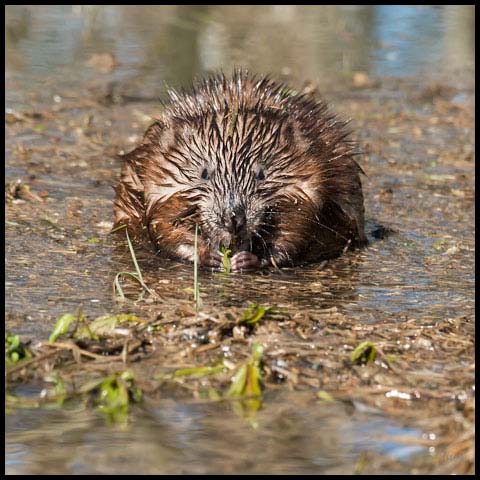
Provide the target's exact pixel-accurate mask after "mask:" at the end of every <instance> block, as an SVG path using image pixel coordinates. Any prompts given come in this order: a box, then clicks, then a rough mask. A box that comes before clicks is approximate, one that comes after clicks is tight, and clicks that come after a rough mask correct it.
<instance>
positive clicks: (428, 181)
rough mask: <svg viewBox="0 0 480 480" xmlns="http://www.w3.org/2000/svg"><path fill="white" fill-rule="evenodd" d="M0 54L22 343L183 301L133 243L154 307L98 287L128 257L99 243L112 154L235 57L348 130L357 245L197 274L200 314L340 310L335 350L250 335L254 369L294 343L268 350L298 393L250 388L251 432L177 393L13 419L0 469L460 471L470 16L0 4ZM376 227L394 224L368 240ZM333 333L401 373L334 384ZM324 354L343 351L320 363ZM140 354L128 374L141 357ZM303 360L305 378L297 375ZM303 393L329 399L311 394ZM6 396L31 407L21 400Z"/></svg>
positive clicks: (173, 269) (338, 377)
mask: <svg viewBox="0 0 480 480" xmlns="http://www.w3.org/2000/svg"><path fill="white" fill-rule="evenodd" d="M120 32H121V33H120ZM6 41H7V49H6V77H5V78H6V107H7V112H6V138H5V140H6V150H5V153H6V172H5V173H6V182H14V181H15V180H17V179H21V180H22V182H23V183H24V184H27V185H28V186H29V187H30V191H31V192H33V194H34V195H35V197H31V196H30V197H29V196H28V195H27V196H23V197H20V198H13V199H11V198H10V199H9V201H8V203H7V205H6V226H5V229H6V232H5V233H6V314H7V328H8V329H9V330H11V331H14V332H15V333H19V334H21V335H22V338H25V339H31V340H32V341H33V342H36V341H39V340H42V339H45V338H46V337H48V335H49V333H50V332H51V331H52V328H53V325H54V323H55V320H56V318H58V316H59V315H62V314H64V313H66V312H73V311H75V309H76V308H78V307H79V306H82V307H83V310H84V312H85V314H86V315H87V316H88V317H90V318H96V317H98V316H100V315H102V314H105V313H110V312H135V313H137V314H139V315H142V316H143V317H146V318H151V317H152V316H155V315H157V314H158V313H159V312H168V311H170V310H172V309H173V308H174V307H176V306H178V305H191V304H192V299H191V292H190V291H189V290H186V289H188V288H191V287H192V286H193V285H192V283H193V274H192V267H191V266H188V265H180V264H173V263H171V262H168V261H165V260H163V259H160V258H154V257H152V256H151V255H149V254H148V253H147V252H138V255H139V263H140V267H141V269H142V272H143V275H144V278H145V281H146V283H147V285H149V286H150V287H151V288H153V289H154V290H155V291H156V292H157V294H158V295H159V298H158V299H155V300H148V299H147V302H136V303H133V302H127V303H125V302H123V303H122V302H118V301H117V300H116V299H115V297H114V296H113V295H112V282H113V279H114V277H115V274H116V273H117V272H119V271H132V270H133V266H132V263H131V259H130V256H129V254H128V251H127V250H126V248H125V245H124V244H123V243H122V242H120V246H119V245H118V242H117V241H116V240H115V239H113V238H112V236H111V235H109V234H108V232H109V230H110V228H111V220H112V198H113V190H112V188H111V187H112V186H113V185H115V182H116V180H117V179H118V174H119V169H120V161H119V160H118V158H117V154H119V153H122V152H125V151H128V150H129V149H131V148H133V147H134V146H135V144H136V143H137V142H138V141H139V139H140V138H141V135H142V133H143V132H144V130H145V128H146V126H148V124H149V123H150V122H151V119H152V118H153V117H154V116H155V114H156V112H158V109H159V105H158V98H161V97H162V96H163V95H164V93H165V86H166V84H168V85H172V86H179V85H186V84H188V83H189V82H190V81H191V80H192V78H193V77H194V76H196V75H200V74H203V73H206V72H209V71H212V70H218V69H223V70H224V71H226V72H228V71H229V70H230V69H231V68H232V67H233V66H234V65H242V66H245V67H248V68H250V69H252V70H253V71H257V72H271V73H273V74H274V75H275V76H276V77H278V78H280V79H283V80H286V81H288V82H289V83H292V84H293V85H294V86H296V87H297V88H302V87H304V86H305V85H310V86H311V88H318V90H319V91H320V92H321V93H322V95H323V96H324V97H325V98H326V99H327V100H328V101H329V102H330V103H331V104H332V105H333V107H334V109H335V110H336V111H337V112H338V113H339V114H341V115H343V116H344V117H347V118H351V119H352V126H353V128H354V129H355V131H356V135H357V137H358V138H359V140H360V141H361V143H362V145H363V146H364V149H365V152H366V153H365V155H364V156H363V157H362V158H361V159H360V163H361V165H362V167H363V169H364V170H365V173H366V176H365V177H364V179H363V184H364V192H365V206H366V215H367V219H368V232H369V236H370V239H371V243H370V245H369V246H368V247H367V248H365V249H363V250H361V251H357V252H351V253H348V254H346V255H344V256H343V257H341V258H339V259H337V260H335V261H331V262H329V263H328V264H326V265H325V264H322V265H310V266H308V267H305V268H299V269H287V270H285V271H283V272H281V273H279V272H263V273H253V274H242V275H231V276H226V275H222V274H211V273H208V272H202V273H201V275H200V290H201V298H202V309H203V310H204V311H206V312H215V311H227V310H228V309H230V308H234V307H241V308H243V307H244V306H246V305H248V303H249V301H255V302H258V303H262V304H269V305H277V306H279V307H280V308H282V309H284V310H286V311H288V312H290V314H291V315H292V317H295V315H297V316H302V315H303V314H304V312H308V315H310V317H311V318H315V316H316V315H319V314H321V313H322V312H326V311H335V312H336V313H335V314H336V315H339V316H341V318H342V322H340V323H339V325H343V326H342V327H341V328H343V329H344V330H343V331H344V332H345V333H344V336H343V337H342V336H341V335H338V336H337V335H336V334H335V335H332V336H331V337H329V334H331V328H333V327H331V326H330V325H328V328H327V326H326V325H323V324H322V323H319V324H318V328H317V330H316V332H315V333H312V334H311V335H310V333H309V334H308V335H306V336H305V334H302V335H303V337H302V336H300V337H294V336H292V335H290V333H286V332H280V331H277V330H278V328H277V327H276V326H273V325H270V324H269V323H267V324H265V325H264V326H262V327H263V328H264V330H260V331H258V334H257V336H258V338H259V339H262V338H263V339H264V340H265V342H264V346H265V348H266V349H267V350H268V347H269V346H270V347H271V348H270V355H271V358H273V357H274V356H275V353H274V352H275V348H274V345H273V343H274V342H273V340H272V339H273V338H276V339H278V345H277V347H278V348H277V350H278V349H279V348H280V347H282V348H283V349H284V350H285V351H287V350H288V349H289V348H293V345H296V346H297V347H298V345H299V341H303V342H304V344H303V345H304V346H305V345H307V344H308V345H312V347H311V348H312V349H314V350H315V354H308V355H307V354H305V353H304V352H303V351H301V352H300V353H297V354H296V355H297V357H296V360H295V359H294V360H292V358H289V359H288V361H287V360H285V359H284V358H283V357H282V359H281V360H282V362H283V363H282V364H281V365H283V367H285V369H286V370H288V369H290V372H292V371H294V370H295V369H298V372H297V373H296V374H295V375H297V376H298V377H299V378H300V380H298V381H297V380H292V378H296V377H294V375H293V374H292V375H291V377H288V381H287V382H286V384H284V385H283V387H282V386H280V387H278V386H277V387H278V388H273V386H272V388H273V390H272V389H271V390H268V388H267V393H266V395H265V399H264V403H263V407H262V409H261V410H260V411H259V414H258V416H257V423H258V426H257V428H256V429H252V427H251V425H249V424H248V423H246V422H245V421H244V420H243V419H241V418H239V417H238V415H236V414H235V413H234V412H233V411H232V409H230V408H228V407H227V406H225V405H223V404H221V405H220V406H219V405H218V404H215V403H214V404H209V403H202V402H193V401H192V399H191V398H188V397H182V398H181V399H178V398H177V399H176V400H173V399H172V398H162V399H158V398H155V399H153V398H152V399H150V400H149V401H148V402H146V403H145V404H144V405H143V406H142V407H141V408H140V409H138V410H136V411H135V412H134V413H133V414H132V420H131V422H130V423H129V425H128V426H127V427H125V426H123V427H122V429H121V428H118V429H117V428H115V427H112V426H108V425H105V424H104V422H103V421H102V420H101V419H99V418H98V416H97V415H96V414H95V413H92V412H90V411H89V410H86V411H85V410H83V409H78V410H75V408H72V409H70V410H69V409H64V410H58V411H54V412H53V413H52V412H51V411H49V412H47V411H44V410H15V411H14V412H13V413H11V414H10V415H9V416H8V417H7V426H6V442H7V450H6V468H7V473H39V472H42V473H117V472H119V471H122V472H126V471H128V472H132V473H155V472H158V473H176V472H179V473H258V472H268V473H296V472H298V473H352V472H354V471H359V469H362V471H370V472H372V473H380V472H382V473H385V472H389V473H401V472H408V473H412V472H414V471H415V468H420V467H418V465H422V466H424V465H428V467H425V466H424V467H423V468H427V470H426V471H428V472H432V471H436V472H439V471H440V472H447V471H448V472H450V473H462V472H463V471H464V470H466V471H467V472H470V473H471V471H472V470H471V469H472V468H473V466H471V463H469V461H470V460H469V457H468V455H470V453H471V452H470V447H471V448H473V435H472V436H469V435H471V432H472V431H473V426H471V425H470V424H469V423H468V422H469V421H470V420H471V418H470V417H469V415H468V414H467V413H464V416H465V418H463V417H462V421H461V426H459V420H458V415H459V413H458V410H459V407H458V402H460V403H461V404H462V405H467V404H469V402H471V401H472V398H473V394H474V390H473V389H472V386H473V373H474V370H473V369H474V359H473V320H474V312H473V298H474V268H473V262H474V207H473V199H474V140H473V136H474V76H473V71H474V70H473V69H474V11H473V10H472V8H470V7H388V6H385V7H321V8H319V7H295V6H290V7H289V6H285V7H268V6H265V7H240V6H223V7H205V6H204V7H202V6H197V7H174V6H164V7H157V8H151V7H142V8H139V7H97V6H89V7H7V9H6ZM305 82H308V83H305ZM14 197H15V196H14ZM378 225H384V226H386V227H388V228H389V229H391V230H392V233H391V234H390V235H388V236H386V237H385V238H383V239H376V238H375V229H376V228H377V226H378ZM323 327H325V328H324V330H322V328H323ZM269 329H270V330H269ZM329 332H330V333H329ZM352 332H370V333H368V335H371V336H373V335H376V337H375V338H373V337H371V336H369V337H362V336H359V337H358V339H364V338H368V339H370V338H372V339H373V340H375V341H378V342H380V343H381V342H383V343H381V345H383V348H385V349H387V350H388V352H389V353H394V354H396V355H397V356H400V358H401V360H400V365H401V367H402V368H404V369H405V370H404V373H405V372H407V377H408V379H404V380H402V381H403V383H402V382H401V381H400V380H398V378H399V377H397V378H395V379H392V378H390V377H388V378H386V379H385V378H384V377H382V375H384V372H383V373H382V367H381V366H378V371H377V370H376V371H370V370H369V369H368V368H365V369H363V370H358V372H354V374H352V373H351V368H350V367H349V366H348V365H347V363H348V361H347V360H348V358H349V356H350V354H351V350H352V349H353V347H354V346H355V344H352V342H354V341H355V340H356V339H357V337H355V338H353V337H352V336H351V335H353V333H352ZM437 332H440V333H439V335H441V336H440V337H437V336H436V335H437ZM362 334H363V333H362ZM262 335H263V337H262ZM349 335H350V336H349ZM454 335H455V336H454ZM269 341H270V342H271V345H269ZM275 341H277V340H275ZM187 343H188V342H187ZM184 347H185V343H182V344H181V345H179V348H184ZM297 347H295V348H297ZM314 347H315V348H314ZM245 348H247V347H245ZM298 348H299V347H298ZM308 348H310V347H308ZM329 349H335V350H338V351H340V350H341V351H342V353H341V355H343V357H342V356H341V355H340V354H339V358H340V361H339V362H338V363H336V364H335V368H334V369H333V370H328V367H327V366H328V365H329V363H328V359H327V353H328V352H329ZM342 349H343V350H342ZM232 351H233V350H232ZM237 351H240V350H239V347H238V345H237ZM330 354H332V352H330ZM407 354H408V355H412V356H411V357H408V356H407ZM402 355H405V356H404V357H402ZM329 358H331V357H329ZM342 359H347V360H345V361H344V360H342ZM191 360H192V359H191ZM163 361H165V362H166V364H171V363H175V361H176V359H175V360H173V358H172V359H171V360H170V361H169V359H168V358H166V359H165V358H164V359H163ZM192 362H193V363H194V364H195V361H193V360H192ZM139 363H140V365H137V366H134V368H136V369H137V374H141V372H143V374H144V375H146V373H145V372H149V371H150V369H151V368H152V363H153V364H154V363H155V362H150V365H149V364H145V365H143V364H142V363H141V362H139ZM277 363H278V365H280V360H278V362H277ZM319 364H321V365H323V366H324V367H323V368H324V370H318V372H320V371H321V372H322V374H320V373H318V372H317V373H315V374H311V372H313V371H314V369H315V368H317V366H318V365H319ZM142 365H143V366H142ZM156 366H161V365H158V361H157V365H156ZM307 367H308V368H309V369H310V370H309V372H310V374H309V375H311V376H310V377H308V378H309V380H308V382H306V380H305V379H306V378H307V376H305V375H306V374H305V372H304V371H303V370H302V368H307ZM325 369H326V370H325ZM383 370H384V369H383ZM302 375H303V376H302ZM385 375H386V374H385ZM415 375H417V377H418V378H417V377H415ZM422 375H423V376H422ZM412 378H415V381H413V380H412ZM302 379H304V380H305V383H302V382H303V380H302ZM395 381H398V382H399V383H398V384H395ZM409 382H410V383H409ZM417 382H418V383H417ZM422 382H423V383H422ZM435 382H436V383H435ZM307 385H310V390H311V391H310V393H309V390H308V388H307ZM367 386H370V387H371V388H374V387H375V386H378V389H379V391H380V392H381V393H380V397H381V399H379V395H378V393H377V394H375V395H376V396H375V401H372V402H369V401H368V399H369V398H371V397H369V396H368V395H367V394H366V393H365V392H364V391H363V390H362V392H363V393H361V392H360V389H361V388H363V389H364V390H365V389H366V388H367ZM380 387H382V388H384V390H381V388H380ZM390 387H391V388H390ZM393 387H395V388H398V389H400V388H401V387H404V389H405V391H409V392H411V395H414V394H413V393H412V392H417V393H418V392H420V393H419V394H418V395H419V397H418V398H420V399H421V401H420V400H419V402H417V403H416V404H415V405H412V404H411V401H410V400H408V401H407V400H402V399H401V398H402V397H401V395H400V396H398V395H394V394H392V393H391V392H392V391H397V390H395V389H393ZM318 388H322V389H325V390H334V391H336V392H343V393H342V395H344V397H345V395H346V397H345V398H344V400H345V401H344V402H343V403H341V404H338V403H335V404H332V405H330V404H325V403H321V402H319V401H318V400H317V399H316V397H315V395H314V393H315V391H316V390H317V389H318ZM24 389H25V391H24V394H25V395H27V396H31V397H34V396H35V395H38V392H39V389H40V387H38V388H37V387H35V385H33V386H31V387H30V389H28V388H27V387H24ZM346 391H348V392H347V393H346ZM312 392H313V393H312ZM387 393H388V394H389V396H387ZM397 393H398V391H397ZM392 396H394V397H395V400H391V397H392ZM347 397H348V398H347ZM360 397H361V401H359V399H360ZM434 400H435V401H438V402H439V403H438V404H435V405H433V404H430V403H429V402H430V401H434ZM402 401H403V402H404V403H402ZM448 402H450V403H448ZM367 404H368V405H367ZM415 409H417V410H418V411H419V412H428V415H427V413H425V414H424V415H421V416H418V417H417V416H415V413H414V412H412V410H415ZM460 411H462V412H468V409H467V408H464V409H463V410H462V409H460ZM422 417H423V418H422ZM439 418H442V419H447V420H445V421H444V422H443V423H441V422H440V420H439ZM449 419H451V421H450V420H449ZM442 421H443V420H442ZM452 432H453V433H454V434H455V437H456V438H460V437H462V435H463V436H464V437H465V439H466V440H465V442H466V443H465V445H466V446H465V447H464V448H458V449H457V450H456V452H460V453H457V454H456V456H455V455H453V454H452V453H451V452H450V451H448V450H445V448H448V447H446V445H447V444H448V441H449V439H450V438H451V435H452ZM226 435H228V437H229V438H231V442H227V444H226V443H225V441H224V439H225V436H226ZM432 435H433V436H432ZM442 435H443V437H442ZM396 438H398V439H399V440H398V441H397V440H396ZM462 438H463V437H462ZM60 439H61V440H60ZM65 439H66V441H65ZM326 439H328V441H326ZM432 439H435V441H433V440H432ZM430 440H432V441H430ZM469 442H470V443H469ZM232 445H234V448H233V449H232V448H231V447H232ZM462 445H463V444H462ZM441 448H444V449H443V450H441ZM258 452H262V454H261V455H260V454H259V453H258ZM445 452H446V453H445ZM448 455H450V456H448ZM457 457H458V458H457ZM467 457H468V458H467ZM139 458H141V462H140V464H139V463H138V459H139ZM452 458H456V461H457V463H455V464H453V466H452V465H451V464H449V463H448V461H447V460H451V459H452ZM365 459H367V460H368V461H365ZM429 462H430V463H429ZM448 469H450V470H448ZM462 469H463V470H462ZM469 469H470V470H469ZM452 470H453V471H452Z"/></svg>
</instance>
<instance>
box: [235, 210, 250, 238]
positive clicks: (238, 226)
mask: <svg viewBox="0 0 480 480" xmlns="http://www.w3.org/2000/svg"><path fill="white" fill-rule="evenodd" d="M231 222H232V232H233V233H239V232H241V231H242V230H243V229H244V228H245V224H246V223H247V219H246V218H245V212H243V211H240V210H237V211H234V212H233V214H232V218H231Z"/></svg>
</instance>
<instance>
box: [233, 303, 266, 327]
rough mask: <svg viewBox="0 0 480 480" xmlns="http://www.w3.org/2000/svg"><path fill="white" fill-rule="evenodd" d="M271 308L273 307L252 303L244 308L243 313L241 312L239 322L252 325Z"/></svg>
mask: <svg viewBox="0 0 480 480" xmlns="http://www.w3.org/2000/svg"><path fill="white" fill-rule="evenodd" d="M273 308H274V307H266V306H262V305H258V304H257V303H252V304H251V305H250V306H249V307H248V308H247V310H245V313H244V314H243V316H242V318H241V319H240V322H239V323H240V324H248V325H253V324H254V323H257V322H258V321H259V320H261V319H262V318H263V317H264V316H265V314H266V313H268V312H270V311H272V310H273Z"/></svg>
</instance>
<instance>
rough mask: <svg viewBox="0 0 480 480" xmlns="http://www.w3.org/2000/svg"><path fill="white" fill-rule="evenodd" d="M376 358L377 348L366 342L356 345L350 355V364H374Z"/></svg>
mask: <svg viewBox="0 0 480 480" xmlns="http://www.w3.org/2000/svg"><path fill="white" fill-rule="evenodd" d="M376 356H377V348H376V347H375V345H374V344H373V343H372V342H370V341H368V340H366V341H364V342H361V343H360V344H358V345H357V347H356V348H355V350H354V351H353V353H352V363H353V364H354V365H355V364H356V365H361V364H365V363H369V362H374V361H375V358H376Z"/></svg>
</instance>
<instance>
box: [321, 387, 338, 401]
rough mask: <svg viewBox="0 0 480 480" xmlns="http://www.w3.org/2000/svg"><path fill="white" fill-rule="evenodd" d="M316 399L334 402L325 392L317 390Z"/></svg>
mask: <svg viewBox="0 0 480 480" xmlns="http://www.w3.org/2000/svg"><path fill="white" fill-rule="evenodd" d="M317 397H318V399H319V400H323V401H324V402H334V401H335V399H334V398H333V397H332V396H331V395H330V394H329V393H328V392H326V391H325V390H319V391H318V392H317Z"/></svg>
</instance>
